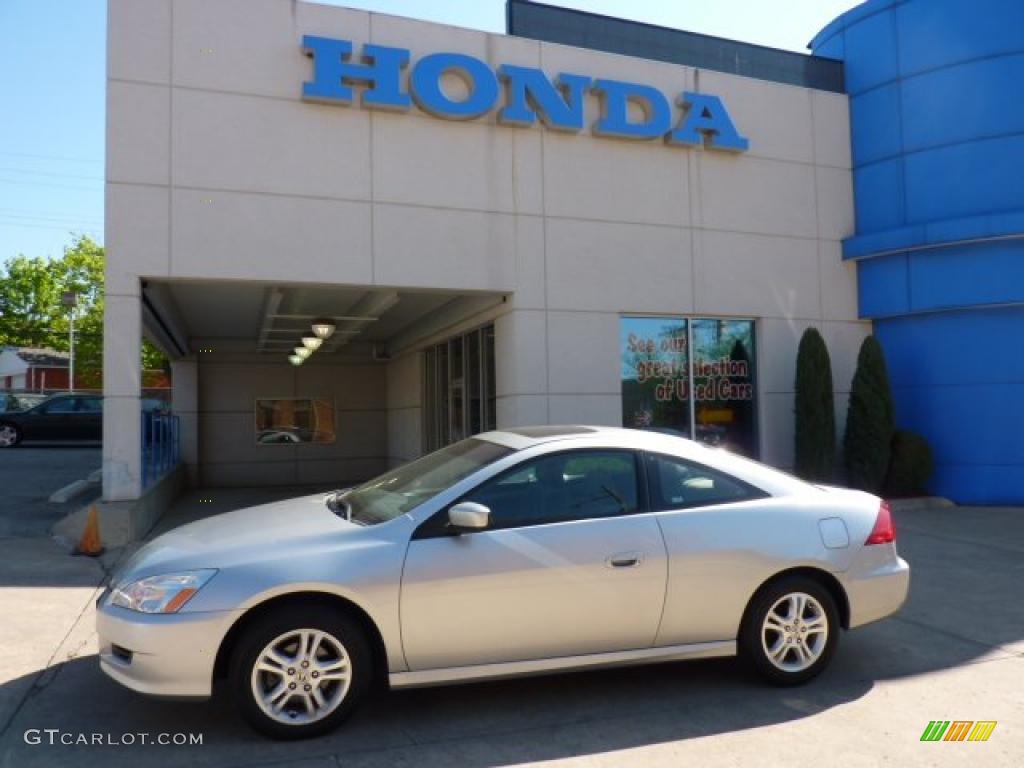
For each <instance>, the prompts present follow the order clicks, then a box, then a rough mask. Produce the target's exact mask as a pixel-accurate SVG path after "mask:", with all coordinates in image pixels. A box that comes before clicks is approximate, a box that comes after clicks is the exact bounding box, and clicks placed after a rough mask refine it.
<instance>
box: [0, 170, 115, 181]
mask: <svg viewBox="0 0 1024 768" xmlns="http://www.w3.org/2000/svg"><path fill="white" fill-rule="evenodd" d="M0 171H4V172H6V173H27V174H29V175H31V176H49V177H51V178H57V179H85V180H87V181H103V177H102V176H83V175H82V174H77V173H56V172H54V171H33V170H32V169H31V168H12V167H11V166H0Z"/></svg>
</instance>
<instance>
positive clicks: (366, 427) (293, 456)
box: [198, 357, 388, 487]
mask: <svg viewBox="0 0 1024 768" xmlns="http://www.w3.org/2000/svg"><path fill="white" fill-rule="evenodd" d="M198 385H199V386H198V390H199V391H198V395H199V397H198V402H199V411H198V435H199V440H198V454H199V456H198V460H199V478H198V479H199V483H200V484H201V485H203V486H207V487H225V486H239V485H243V486H251V485H325V484H326V485H329V484H334V483H337V484H339V485H345V484H350V483H353V482H359V481H362V480H367V479H369V478H370V477H373V476H374V475H376V474H379V473H380V472H381V471H383V470H384V468H385V467H386V466H387V455H388V441H387V410H386V397H385V369H384V366H382V365H373V364H370V365H330V364H320V363H313V362H311V363H309V364H306V365H303V366H302V367H300V368H293V367H291V366H288V367H284V366H281V365H279V364H277V363H276V362H274V363H272V362H261V361H259V360H258V359H253V358H242V357H239V358H238V359H235V360H232V359H230V358H227V359H223V358H218V359H216V360H210V359H207V358H200V363H199V367H198ZM264 397H270V398H274V397H315V398H326V399H328V400H332V401H333V402H334V407H335V429H336V431H337V440H336V442H334V443H331V444H299V445H257V444H256V435H255V416H254V405H255V400H256V399H257V398H264Z"/></svg>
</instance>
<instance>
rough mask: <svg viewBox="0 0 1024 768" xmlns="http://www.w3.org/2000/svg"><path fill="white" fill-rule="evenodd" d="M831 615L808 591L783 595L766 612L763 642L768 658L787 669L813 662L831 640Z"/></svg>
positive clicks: (805, 666) (798, 667)
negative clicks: (829, 623)
mask: <svg viewBox="0 0 1024 768" xmlns="http://www.w3.org/2000/svg"><path fill="white" fill-rule="evenodd" d="M828 632H829V626H828V615H827V614H826V613H825V609H824V607H823V606H822V605H821V603H820V602H818V600H817V599H815V598H814V597H813V596H811V595H809V594H807V593H806V592H792V593H790V594H787V595H784V596H783V597H781V598H779V599H778V600H777V601H775V603H774V604H773V605H772V607H771V608H770V609H769V610H768V612H767V613H766V614H765V617H764V622H762V625H761V645H762V648H763V649H764V653H765V656H766V657H767V659H768V660H769V661H770V662H771V663H772V664H773V665H774V666H775V667H777V668H778V669H780V670H782V671H784V672H802V671H803V670H805V669H807V668H808V667H810V666H812V665H813V664H814V663H815V662H816V661H817V660H818V659H819V658H821V654H822V653H824V651H825V647H826V646H827V644H828Z"/></svg>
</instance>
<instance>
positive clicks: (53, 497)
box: [49, 469, 103, 504]
mask: <svg viewBox="0 0 1024 768" xmlns="http://www.w3.org/2000/svg"><path fill="white" fill-rule="evenodd" d="M102 473H103V470H101V469H97V470H96V471H94V472H90V473H89V475H88V476H87V477H83V478H82V479H80V480H75V481H74V482H72V483H68V484H67V485H65V486H64V487H63V488H58V489H57V490H56V491H54V492H53V493H51V494H50V499H49V501H50V503H51V504H67V503H68V502H69V501H70V500H71V499H73V498H75V496H78V495H80V494H82V493H84V492H85V491H87V490H88V489H89V487H90V486H92V485H95V484H96V483H98V482H100V479H101V478H102V477H103V474H102Z"/></svg>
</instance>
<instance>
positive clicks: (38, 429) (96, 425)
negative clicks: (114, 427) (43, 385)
mask: <svg viewBox="0 0 1024 768" xmlns="http://www.w3.org/2000/svg"><path fill="white" fill-rule="evenodd" d="M102 437H103V398H102V397H101V396H99V395H54V396H52V397H48V398H47V399H46V400H44V401H42V402H41V403H37V404H36V405H34V406H32V407H31V408H28V409H26V410H24V411H11V412H5V413H0V448H12V447H14V446H15V445H18V444H19V443H21V442H23V441H26V440H100V439H102Z"/></svg>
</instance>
